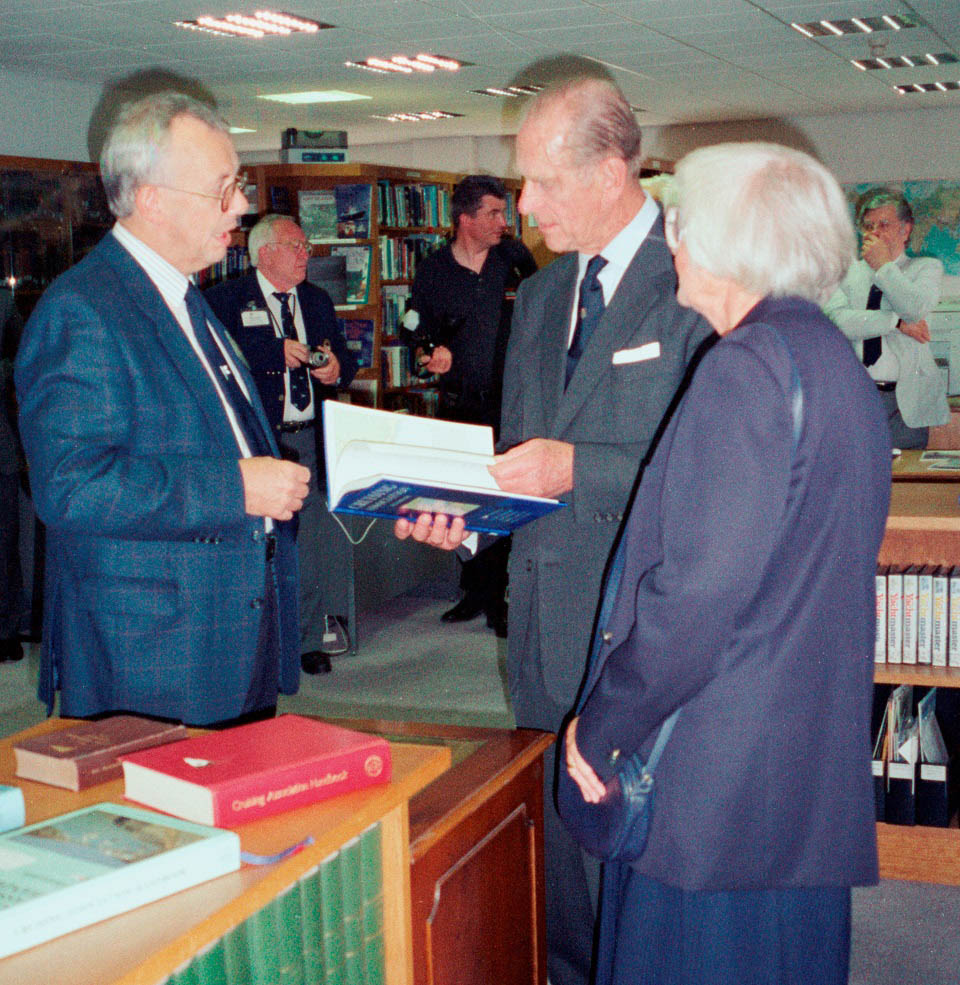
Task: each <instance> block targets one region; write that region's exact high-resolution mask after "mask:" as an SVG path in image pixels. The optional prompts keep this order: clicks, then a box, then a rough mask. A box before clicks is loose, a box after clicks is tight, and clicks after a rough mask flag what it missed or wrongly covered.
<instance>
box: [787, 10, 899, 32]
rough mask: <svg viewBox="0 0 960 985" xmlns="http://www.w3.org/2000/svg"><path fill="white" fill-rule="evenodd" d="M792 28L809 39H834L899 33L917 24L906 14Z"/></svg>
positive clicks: (826, 21)
mask: <svg viewBox="0 0 960 985" xmlns="http://www.w3.org/2000/svg"><path fill="white" fill-rule="evenodd" d="M790 26H791V27H792V28H793V29H794V30H795V31H799V32H800V33H801V34H802V35H804V37H807V38H825V37H830V38H834V37H843V36H844V35H847V34H858V35H859V34H873V33H874V31H899V30H902V29H903V28H905V27H916V26H917V24H916V21H914V20H911V19H910V18H909V17H907V16H906V15H905V14H894V15H892V16H891V15H890V14H883V15H882V16H881V17H850V18H842V17H835V18H833V19H832V20H822V21H810V22H808V23H805V24H799V23H797V22H796V21H794V22H793V23H791V25H790Z"/></svg>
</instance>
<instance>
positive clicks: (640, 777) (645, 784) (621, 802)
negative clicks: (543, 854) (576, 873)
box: [557, 708, 680, 862]
mask: <svg viewBox="0 0 960 985" xmlns="http://www.w3.org/2000/svg"><path fill="white" fill-rule="evenodd" d="M679 714H680V709H679V708H678V709H677V710H676V711H675V712H674V713H673V714H672V715H671V716H670V717H669V718H668V719H667V720H666V721H665V722H664V723H663V725H661V726H660V731H659V733H658V734H657V740H656V742H655V743H654V746H653V750H652V752H651V753H650V758H649V759H648V760H646V762H644V760H643V757H642V756H641V755H640V754H639V753H637V752H635V753H633V754H632V755H630V756H624V757H622V758H621V760H620V762H619V764H618V767H617V772H616V774H615V775H614V776H613V777H612V778H611V779H610V780H609V781H607V785H606V791H605V792H604V795H603V797H602V798H601V799H600V800H599V801H598V802H597V803H596V804H590V803H587V801H585V800H584V799H583V794H582V793H581V792H580V788H579V787H578V786H577V784H576V783H575V782H574V780H573V779H572V778H571V777H570V774H569V773H568V772H567V767H566V745H567V740H566V736H564V738H563V741H562V742H561V744H560V753H561V757H562V758H561V759H560V762H559V769H558V776H557V811H558V812H559V814H560V817H561V819H562V820H563V823H564V824H565V825H566V827H567V830H568V831H569V832H570V833H571V834H572V835H573V837H574V839H575V840H576V842H577V843H578V844H579V845H580V847H581V848H583V849H584V850H585V851H587V852H589V853H590V854H591V855H593V856H595V857H596V858H598V859H600V860H601V861H603V862H634V861H636V860H637V859H638V858H640V856H641V855H642V854H643V850H644V848H646V846H647V836H648V834H649V832H650V820H651V817H652V816H653V792H654V785H653V771H654V770H655V769H656V766H657V763H658V762H659V760H660V754H661V753H662V752H663V748H664V746H665V745H666V744H667V739H669V738H670V733H671V732H672V731H673V726H674V724H675V722H676V720H677V716H678V715H679Z"/></svg>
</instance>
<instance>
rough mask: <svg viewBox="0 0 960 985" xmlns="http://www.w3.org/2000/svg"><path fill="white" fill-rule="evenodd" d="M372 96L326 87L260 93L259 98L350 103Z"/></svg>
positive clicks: (299, 103)
mask: <svg viewBox="0 0 960 985" xmlns="http://www.w3.org/2000/svg"><path fill="white" fill-rule="evenodd" d="M372 98H373V97H372V96H362V95H360V93H358V92H342V91H340V90H339V89H325V90H321V91H314V92H275V93H273V94H271V95H266V94H263V95H259V96H257V99H267V100H269V101H270V102H272V103H292V104H294V105H302V104H303V103H349V102H352V101H353V100H355V99H372Z"/></svg>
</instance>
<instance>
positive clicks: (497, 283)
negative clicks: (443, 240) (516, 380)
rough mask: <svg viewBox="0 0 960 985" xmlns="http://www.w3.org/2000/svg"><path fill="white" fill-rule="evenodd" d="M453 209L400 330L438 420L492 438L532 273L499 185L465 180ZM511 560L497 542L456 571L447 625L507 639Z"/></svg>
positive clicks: (506, 545)
mask: <svg viewBox="0 0 960 985" xmlns="http://www.w3.org/2000/svg"><path fill="white" fill-rule="evenodd" d="M450 204H451V212H452V216H453V225H454V229H455V233H454V237H453V240H452V242H450V243H448V244H447V245H446V246H444V247H443V248H442V249H440V250H438V251H437V252H436V253H433V254H431V255H430V256H428V257H427V258H426V259H424V260H422V261H421V262H420V264H419V265H418V266H417V273H416V277H415V278H414V281H413V291H412V295H411V298H410V306H409V309H408V311H407V314H406V315H405V316H404V326H405V327H406V328H407V329H408V330H410V331H412V332H413V333H414V334H413V337H412V341H411V349H412V353H411V355H412V356H413V360H414V362H415V364H416V365H417V366H418V367H420V368H422V370H423V371H425V372H427V373H436V374H438V375H439V378H440V380H439V385H440V402H439V408H438V410H437V417H442V418H445V419H446V420H450V421H464V422H466V423H468V424H487V425H489V426H490V427H492V428H493V430H494V434H495V435H498V434H499V431H500V398H501V387H502V382H503V360H504V356H505V354H506V349H507V341H508V339H509V336H510V319H511V317H512V316H513V299H514V298H515V297H516V293H517V286H518V285H519V283H520V281H521V280H523V279H524V278H525V277H529V276H530V275H531V274H534V273H536V270H537V264H536V261H535V260H534V258H533V256H532V254H531V253H530V251H529V250H528V249H527V248H526V247H525V246H524V245H523V243H521V242H519V241H518V240H515V239H512V238H511V237H509V236H506V235H505V233H506V231H507V220H506V208H507V190H506V188H505V187H504V184H503V182H502V181H501V180H500V179H499V178H495V177H493V176H492V175H486V174H470V175H467V176H466V177H465V178H463V179H462V180H461V181H460V182H459V183H458V184H457V186H456V188H454V190H453V196H452V198H451V203H450ZM509 553H510V541H509V539H508V538H500V539H499V540H497V541H495V542H494V543H493V544H492V545H491V546H490V547H488V548H486V549H485V550H482V551H480V552H479V553H478V554H477V556H476V557H474V558H472V559H470V560H469V561H465V562H464V563H463V566H462V569H461V572H460V588H461V591H462V592H463V597H462V598H461V599H460V601H459V602H458V603H457V604H456V605H455V606H454V607H453V608H452V609H450V610H448V611H447V612H445V613H444V614H443V616H441V618H442V619H443V621H444V622H465V621H467V620H470V619H474V618H475V617H476V616H478V615H480V613H481V612H485V613H486V616H487V624H488V625H489V626H490V627H491V628H492V629H494V630H495V631H496V633H497V635H498V636H506V635H507V612H506V603H505V592H506V587H507V561H508V558H509Z"/></svg>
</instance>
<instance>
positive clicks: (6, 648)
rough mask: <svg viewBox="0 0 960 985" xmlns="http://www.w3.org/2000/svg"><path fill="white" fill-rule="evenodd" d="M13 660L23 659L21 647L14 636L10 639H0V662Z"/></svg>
mask: <svg viewBox="0 0 960 985" xmlns="http://www.w3.org/2000/svg"><path fill="white" fill-rule="evenodd" d="M14 660H23V647H22V646H21V645H20V640H18V639H17V637H16V636H11V637H10V639H7V640H0V663H11V662H13V661H14Z"/></svg>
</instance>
